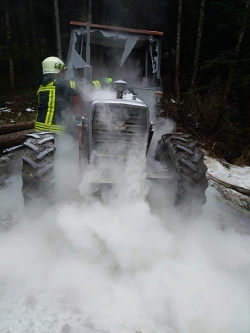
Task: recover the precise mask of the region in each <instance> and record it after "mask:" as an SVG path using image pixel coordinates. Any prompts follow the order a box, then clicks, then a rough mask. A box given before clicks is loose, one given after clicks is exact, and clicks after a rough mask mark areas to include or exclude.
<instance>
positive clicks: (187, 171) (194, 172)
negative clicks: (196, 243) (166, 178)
mask: <svg viewBox="0 0 250 333" xmlns="http://www.w3.org/2000/svg"><path fill="white" fill-rule="evenodd" d="M203 156H204V153H203V152H202V151H201V150H200V149H199V143H198V142H197V141H193V140H192V139H191V138H190V135H188V134H183V133H174V134H165V135H163V136H162V137H161V140H159V141H158V145H157V148H156V151H155V160H157V161H159V162H161V163H162V164H163V165H164V166H165V167H167V168H168V169H169V170H170V172H171V175H172V177H174V178H175V184H176V185H175V193H174V196H175V199H174V205H175V206H176V207H178V208H179V209H180V210H182V211H183V212H185V213H188V214H189V215H190V214H191V215H199V214H200V213H201V210H202V206H203V205H204V204H205V203H206V195H205V191H206V189H207V187H208V181H207V177H206V171H207V167H206V166H205V164H204V161H203Z"/></svg>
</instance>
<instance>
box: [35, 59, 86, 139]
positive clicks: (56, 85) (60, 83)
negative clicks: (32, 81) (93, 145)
mask: <svg viewBox="0 0 250 333" xmlns="http://www.w3.org/2000/svg"><path fill="white" fill-rule="evenodd" d="M42 67H43V77H42V80H41V83H40V87H39V89H38V91H37V95H38V109H37V116H36V121H35V129H36V130H39V131H41V130H42V131H53V132H56V133H62V132H65V129H66V125H67V124H66V120H67V117H68V116H67V114H68V113H69V112H70V111H71V110H70V109H72V107H73V109H74V114H81V113H82V112H83V100H82V98H81V94H80V91H78V89H77V87H76V83H75V82H74V81H68V80H64V75H65V71H66V70H67V67H66V66H65V65H64V63H63V61H62V60H61V59H59V58H57V57H48V58H46V59H45V60H44V61H43V62H42Z"/></svg>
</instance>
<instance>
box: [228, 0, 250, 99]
mask: <svg viewBox="0 0 250 333" xmlns="http://www.w3.org/2000/svg"><path fill="white" fill-rule="evenodd" d="M249 2H250V0H247V2H246V8H245V13H244V16H243V19H242V22H241V30H240V33H239V36H238V41H237V44H236V47H235V51H234V61H233V64H232V66H231V68H230V72H229V75H228V80H227V84H226V88H225V92H224V96H223V98H224V100H225V101H226V100H227V99H228V96H229V94H230V90H231V86H232V82H233V79H234V76H235V72H236V65H237V61H238V59H239V55H240V50H241V44H242V41H243V38H244V35H245V32H246V27H247V20H248V15H249V8H250V6H249Z"/></svg>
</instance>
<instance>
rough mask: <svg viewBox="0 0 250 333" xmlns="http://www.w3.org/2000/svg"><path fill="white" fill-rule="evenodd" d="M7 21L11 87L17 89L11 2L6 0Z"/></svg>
mask: <svg viewBox="0 0 250 333" xmlns="http://www.w3.org/2000/svg"><path fill="white" fill-rule="evenodd" d="M5 21H6V40H7V54H8V59H9V71H10V87H11V89H12V90H14V89H15V77H14V60H13V52H12V43H11V25H10V12H9V2H8V0H5Z"/></svg>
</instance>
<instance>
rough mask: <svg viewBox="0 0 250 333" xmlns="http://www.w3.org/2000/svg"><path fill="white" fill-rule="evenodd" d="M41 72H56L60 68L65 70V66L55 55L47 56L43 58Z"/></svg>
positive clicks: (59, 70)
mask: <svg viewBox="0 0 250 333" xmlns="http://www.w3.org/2000/svg"><path fill="white" fill-rule="evenodd" d="M42 66H43V74H51V73H52V74H57V73H60V72H61V70H63V71H66V69H67V67H66V66H65V65H64V62H63V61H62V60H61V59H59V58H57V57H48V58H46V59H44V60H43V62H42Z"/></svg>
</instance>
